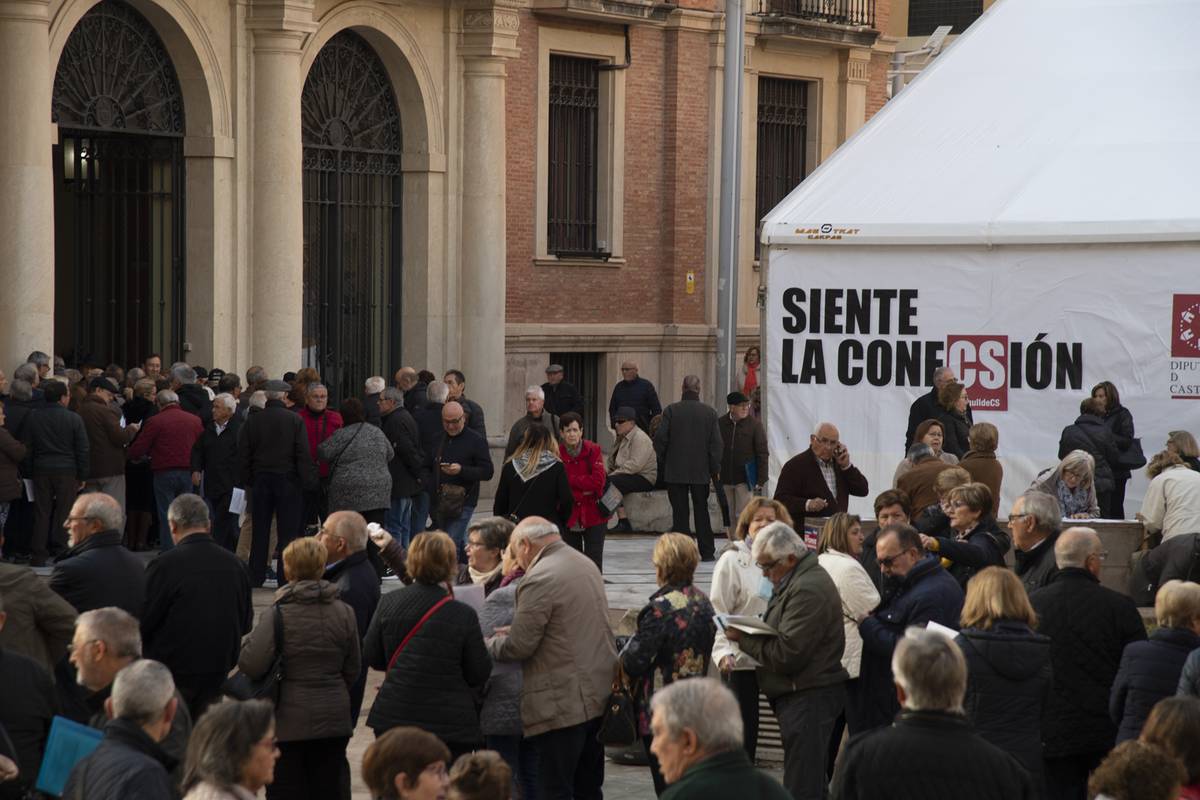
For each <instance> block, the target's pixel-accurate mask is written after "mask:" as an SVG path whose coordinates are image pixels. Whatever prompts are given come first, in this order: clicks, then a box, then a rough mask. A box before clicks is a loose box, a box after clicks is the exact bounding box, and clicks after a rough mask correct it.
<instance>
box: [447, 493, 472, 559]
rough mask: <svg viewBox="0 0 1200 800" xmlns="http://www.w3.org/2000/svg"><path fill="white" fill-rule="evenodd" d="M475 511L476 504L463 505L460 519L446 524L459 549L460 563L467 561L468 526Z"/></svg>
mask: <svg viewBox="0 0 1200 800" xmlns="http://www.w3.org/2000/svg"><path fill="white" fill-rule="evenodd" d="M474 513H475V506H463V511H462V515H461V516H459V518H458V519H456V520H454V521H453V522H451V523H449V524H448V525H446V533H448V534H449V535H450V538H451V539H453V540H454V546H455V548H457V550H458V563H460V564H465V563H467V526H468V525H470V524H471V516H472V515H473V514H474Z"/></svg>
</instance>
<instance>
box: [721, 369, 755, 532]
mask: <svg viewBox="0 0 1200 800" xmlns="http://www.w3.org/2000/svg"><path fill="white" fill-rule="evenodd" d="M725 402H726V403H727V404H728V405H729V413H728V414H724V415H722V417H721V419H720V421H719V424H720V427H721V441H722V442H723V443H724V445H725V449H724V450H723V452H722V455H721V487H722V490H723V491H724V492H725V500H726V502H727V503H728V504H729V522H730V525H736V524H737V519H738V517H740V516H741V514H742V509H744V508H745V507H746V504H747V503H749V502H750V498H751V497H752V496H753V495H754V490H755V489H757V488H759V487H760V486H762V485H763V483H765V482H766V480H767V434H766V431H764V430H763V426H762V423H761V422H759V421H758V420H757V419H755V418H754V415H753V414H751V413H750V398H749V397H746V395H744V394H742V393H741V392H730V393H729V396H728V397H726V398H725Z"/></svg>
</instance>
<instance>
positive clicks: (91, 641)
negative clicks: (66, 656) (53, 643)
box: [67, 639, 104, 653]
mask: <svg viewBox="0 0 1200 800" xmlns="http://www.w3.org/2000/svg"><path fill="white" fill-rule="evenodd" d="M102 641H104V640H103V639H88V640H87V641H86V642H80V643H79V645H78V646H76V645H75V643H74V642H71V643H70V644H68V645H67V652H68V653H74V652H75V651H76V650H82V649H83V648H85V647H87V646H88V645H89V644H95V643H96V642H102Z"/></svg>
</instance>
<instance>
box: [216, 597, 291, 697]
mask: <svg viewBox="0 0 1200 800" xmlns="http://www.w3.org/2000/svg"><path fill="white" fill-rule="evenodd" d="M273 609H274V612H275V620H274V624H275V660H273V661H272V662H271V667H270V669H268V670H267V671H266V673H265V674H264V675H263V676H262V677H261V678H258V679H254V678H251V677H250V676H249V675H247V674H246V673H244V672H242V671H241V670H238V671H237V672H235V673H234V674H233V675H231V676H229V678H227V679H226V680H225V683H223V684H221V692H222V693H223V694H225V695H228V696H229V697H232V698H233V699H234V700H270V701H271V702H272V703H273V704H276V705H278V703H279V689H280V687H281V686H282V685H283V678H284V674H285V672H286V670H285V669H284V663H283V612H282V611H281V610H280V608H279V604H278V603H276V604H275V605H274V606H273Z"/></svg>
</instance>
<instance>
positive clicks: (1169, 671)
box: [1108, 581, 1200, 744]
mask: <svg viewBox="0 0 1200 800" xmlns="http://www.w3.org/2000/svg"><path fill="white" fill-rule="evenodd" d="M1154 618H1155V620H1156V621H1157V622H1158V628H1156V629H1155V630H1154V632H1153V633H1151V634H1150V638H1149V639H1147V640H1145V641H1141V642H1130V643H1129V644H1127V645H1125V651H1124V652H1123V653H1121V666H1120V667H1119V668H1118V669H1117V677H1116V678H1115V679H1114V680H1113V685H1112V693H1111V694H1110V695H1109V701H1108V711H1109V715H1110V716H1111V717H1112V721H1113V722H1115V723H1116V724H1117V744H1120V743H1121V742H1123V741H1125V740H1126V739H1136V738H1137V736H1138V734H1140V733H1141V732H1142V725H1143V724H1145V722H1146V717H1147V716H1149V715H1150V709H1152V708H1154V704H1155V703H1157V702H1158V701H1159V700H1162V699H1163V698H1164V697H1171V696H1172V695H1174V694H1175V693H1176V690H1177V689H1178V687H1179V684H1180V680H1179V679H1180V675H1181V674H1182V673H1183V672H1184V669H1185V664H1190V663H1191V661H1190V658H1189V655H1190V654H1191V652H1192V651H1194V650H1196V648H1200V635H1198V634H1200V585H1198V584H1195V583H1190V582H1184V581H1167V582H1166V583H1164V584H1163V585H1162V586H1160V587H1159V589H1158V594H1156V595H1155V596H1154Z"/></svg>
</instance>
